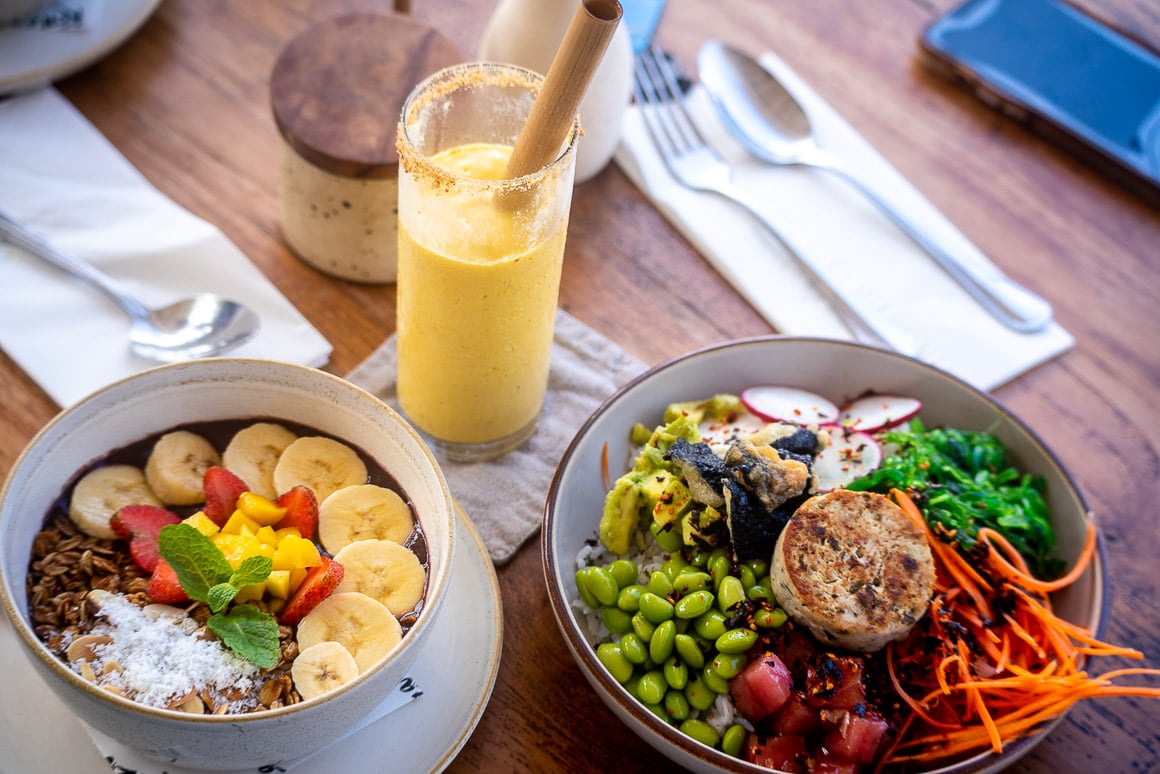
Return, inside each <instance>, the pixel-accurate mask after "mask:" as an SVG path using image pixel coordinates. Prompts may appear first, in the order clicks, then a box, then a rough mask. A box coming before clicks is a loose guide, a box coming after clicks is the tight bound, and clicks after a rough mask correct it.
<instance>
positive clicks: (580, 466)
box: [541, 337, 1108, 773]
mask: <svg viewBox="0 0 1160 774" xmlns="http://www.w3.org/2000/svg"><path fill="white" fill-rule="evenodd" d="M771 449H772V450H773V451H770V450H771ZM940 455H941V456H940ZM949 458H955V460H958V462H956V463H955V464H956V465H957V464H960V463H961V464H962V465H964V466H965V468H964V470H966V469H970V472H968V473H963V471H960V470H958V469H957V468H956V469H955V472H943V470H942V468H943V467H947V468H948V469H949V468H950V467H953V465H952V463H951V462H946V465H945V466H942V463H941V462H940V461H944V462H945V461H946V460H947V459H949ZM932 459H933V460H934V463H932ZM940 466H941V467H940ZM972 466H974V467H972ZM936 472H937V473H938V475H936ZM940 476H942V477H941V478H940ZM959 477H965V478H959ZM950 479H954V480H953V481H951V480H950ZM968 479H970V480H968ZM972 481H974V482H977V483H978V484H979V487H983V486H984V485H985V486H994V487H999V489H998V490H996V491H998V492H1001V494H995V493H994V492H990V491H988V492H982V493H981V489H980V490H978V491H977V490H976V489H975V488H973V487H974V483H972ZM1002 487H1010V489H1007V490H1004V489H1002ZM1017 492H1018V493H1017ZM988 498H997V499H1000V500H1002V499H1005V500H1006V501H1007V502H1009V503H1011V502H1016V503H1019V504H1018V505H1016V506H1014V507H1015V511H1013V512H1011V513H1008V512H1005V511H1004V512H1003V514H1005V515H1002V518H999V517H1000V515H1001V514H1000V512H999V511H995V512H994V513H992V514H991V515H990V516H988V517H987V518H983V517H977V516H976V511H982V510H986V507H987V504H988V503H992V502H993V501H997V500H992V499H988ZM972 509H973V510H972ZM964 514H965V516H964ZM956 518H957V519H959V521H957V522H956V521H954V519H956ZM996 518H998V520H999V521H1002V522H1004V523H1005V524H1006V523H1015V522H1021V524H1022V527H1021V528H1020V529H1015V530H1014V531H1011V532H1005V531H1004V530H1006V529H1007V528H1006V527H1004V528H1003V529H995V528H992V527H988V526H987V525H993V524H994V521H995V519H996ZM541 542H542V550H543V562H544V573H545V580H546V583H547V587H548V594H549V599H550V603H551V606H552V610H553V613H554V615H555V618H556V621H557V623H558V625H559V628H560V631H561V633H562V635H563V638H564V641H565V643H566V645H567V647H568V649H569V651H570V652H571V654H572V656H573V657H574V659H575V661H576V663H577V664H578V665H579V667H580V669H581V672H582V673H583V675H584V676H585V678H586V680H587V681H588V683H589V684H590V685H591V686H592V688H593V689H594V690H595V692H596V694H597V695H598V696H599V697H600V699H601V700H602V701H603V702H604V703H605V704H606V705H607V706H608V707H609V708H610V709H611V710H612V711H613V713H614V714H615V715H616V716H617V717H618V718H619V719H620V720H622V721H623V722H624V723H626V724H627V725H628V726H629V727H630V728H631V730H632V731H633V732H635V733H636V734H637V735H638V736H640V737H641V738H642V739H644V740H645V741H646V742H647V743H648V744H649V745H651V746H652V747H653V748H654V749H656V750H657V751H659V752H660V753H662V754H663V755H665V756H666V757H668V758H670V759H671V760H673V761H675V762H676V763H678V764H680V765H681V766H683V767H685V768H687V769H690V770H692V771H699V772H720V771H728V772H752V773H756V772H761V771H769V770H771V769H772V770H784V771H809V770H820V771H848V772H859V771H871V770H875V767H876V766H885V767H886V768H888V769H889V770H898V771H946V772H983V771H988V772H990V771H997V770H1000V769H1002V768H1005V767H1007V766H1009V765H1011V763H1013V762H1014V761H1015V760H1017V759H1018V758H1019V757H1021V756H1023V755H1024V754H1026V753H1027V752H1028V750H1030V749H1031V748H1032V747H1033V746H1034V745H1035V744H1036V743H1038V742H1039V741H1041V740H1042V739H1043V738H1044V737H1045V736H1046V735H1047V734H1048V733H1050V731H1051V729H1052V728H1053V727H1054V726H1055V724H1057V723H1058V722H1059V721H1060V720H1061V719H1062V717H1063V714H1065V713H1066V708H1067V706H1070V705H1066V706H1063V705H1061V706H1059V707H1057V708H1056V709H1052V710H1050V711H1046V710H1045V711H1043V712H1040V713H1039V714H1038V715H1035V716H1034V717H1026V718H1023V720H1022V721H1021V720H1020V719H1019V716H1018V715H1014V716H1006V715H1005V714H1004V713H1005V712H1006V711H1007V710H1005V709H1003V707H1000V706H998V705H996V706H994V707H989V708H987V712H986V714H987V717H988V722H983V721H982V720H980V719H979V716H980V712H978V711H977V708H976V707H974V705H972V709H974V710H975V711H973V712H972V711H963V708H962V705H961V704H958V703H956V702H961V701H964V699H963V696H968V697H972V696H973V695H977V694H972V693H971V691H970V690H969V689H968V688H965V687H964V686H967V685H975V684H977V683H979V682H981V681H986V680H992V679H994V680H1000V679H1001V678H1003V677H1007V676H1010V675H1012V674H1013V673H1015V672H1018V673H1019V674H1024V673H1027V672H1037V671H1038V670H1042V669H1043V668H1044V667H1045V666H1046V668H1047V670H1048V673H1050V670H1051V669H1053V668H1054V667H1050V666H1047V663H1048V662H1050V661H1052V659H1053V658H1058V659H1061V660H1065V661H1068V662H1069V663H1070V664H1071V666H1072V667H1073V668H1074V669H1077V670H1078V669H1079V668H1080V667H1079V666H1078V665H1079V664H1082V663H1083V661H1084V656H1083V655H1082V654H1078V653H1077V650H1076V648H1075V647H1074V643H1072V644H1071V645H1066V644H1060V646H1059V647H1060V650H1059V651H1053V650H1051V649H1050V648H1048V649H1047V650H1046V651H1044V649H1042V648H1039V649H1038V650H1036V649H1037V648H1038V647H1039V646H1037V645H1033V644H1030V640H1033V639H1034V636H1035V635H1036V634H1039V635H1041V636H1042V637H1043V638H1044V640H1045V641H1046V640H1048V639H1050V638H1051V637H1054V636H1055V634H1051V635H1050V636H1048V635H1043V634H1042V633H1041V632H1039V630H1035V631H1034V632H1031V631H1027V630H1023V629H1020V628H1019V627H1018V626H1017V624H1012V628H1011V629H1010V630H1009V631H1002V630H1001V629H1000V628H999V626H998V625H996V626H995V631H996V633H995V634H994V635H993V636H992V634H990V633H989V632H988V631H987V629H988V628H989V627H990V626H991V624H992V623H994V621H996V620H998V621H999V622H1000V624H1001V623H1002V622H1003V621H1004V620H1006V618H1005V615H1007V614H1009V615H1010V617H1011V618H1012V619H1013V620H1016V621H1017V622H1026V620H1027V618H1026V617H1028V616H1029V617H1035V616H1038V618H1037V619H1036V620H1043V621H1046V622H1048V623H1044V624H1043V625H1044V626H1045V627H1052V626H1054V627H1056V628H1055V629H1053V630H1052V631H1053V632H1058V631H1061V630H1063V631H1082V632H1084V633H1086V634H1087V635H1089V636H1091V637H1095V638H1098V637H1099V636H1100V634H1101V633H1102V631H1103V629H1104V625H1105V617H1106V611H1107V604H1108V602H1107V599H1106V593H1107V592H1106V588H1107V578H1106V577H1105V574H1106V570H1105V563H1104V561H1103V558H1102V552H1103V548H1102V543H1101V539H1100V537H1099V533H1098V530H1097V529H1096V527H1095V523H1094V519H1093V517H1092V515H1091V514H1090V512H1089V509H1088V507H1087V505H1086V503H1085V501H1084V499H1083V496H1082V495H1081V493H1080V492H1079V491H1078V489H1077V487H1076V486H1075V484H1074V483H1073V482H1072V480H1071V478H1070V477H1069V475H1068V473H1067V472H1066V471H1065V470H1064V468H1063V467H1062V466H1061V465H1060V463H1059V461H1058V460H1057V459H1056V458H1055V456H1054V455H1053V454H1052V453H1051V452H1050V451H1049V450H1048V449H1047V448H1046V447H1045V446H1044V445H1043V443H1042V442H1041V441H1040V440H1039V439H1038V438H1037V437H1036V435H1035V434H1034V433H1033V432H1032V431H1031V430H1030V429H1029V428H1028V427H1027V426H1026V425H1024V424H1023V423H1022V422H1021V421H1020V420H1019V419H1017V418H1016V417H1015V416H1013V415H1012V414H1011V413H1010V412H1008V411H1007V410H1006V409H1005V408H1004V407H1003V406H1002V405H1000V404H999V403H998V402H996V401H995V400H994V399H993V398H991V397H989V396H988V395H986V394H984V393H982V392H980V391H979V390H976V389H974V388H973V387H971V386H970V385H968V384H967V383H965V382H963V381H961V380H959V379H957V378H955V377H953V376H951V375H949V374H947V373H945V372H943V371H941V370H939V369H937V368H935V367H932V366H930V365H927V364H924V363H922V362H919V361H917V360H914V359H912V358H909V357H906V356H903V355H899V354H896V353H892V352H886V351H882V350H877V349H872V348H868V347H865V346H861V345H858V344H853V343H848V342H841V341H832V340H824V339H807V338H784V337H759V338H753V339H744V340H738V341H732V342H727V343H723V344H720V345H715V346H710V347H707V348H705V349H701V350H698V351H695V352H692V353H690V354H687V355H684V356H681V357H678V358H676V359H674V360H671V361H669V362H666V363H664V364H662V365H659V366H656V367H654V368H652V369H651V370H649V371H647V372H646V373H644V374H642V375H641V376H639V377H638V378H636V379H635V380H634V381H632V382H630V383H629V384H627V385H625V386H624V387H623V388H621V389H620V390H619V391H618V392H617V393H616V394H614V395H613V396H612V397H610V398H609V399H608V400H607V401H606V402H605V403H604V404H603V405H601V406H600V407H599V408H598V409H597V411H596V412H595V413H594V414H593V415H592V416H591V417H590V418H589V419H588V420H587V421H586V422H585V424H584V425H583V426H582V427H581V428H580V430H579V431H578V433H577V435H576V436H575V438H574V439H573V441H572V443H571V445H570V446H569V448H568V449H567V451H566V452H565V454H564V456H563V458H562V460H561V462H560V464H559V467H558V468H557V471H556V475H555V478H554V480H553V482H552V485H551V487H550V490H549V493H548V498H547V503H546V507H545V515H544V525H543V532H542V537H541ZM1016 546H1018V548H1016ZM1020 552H1023V553H1025V554H1026V556H1024V555H1023V553H1020ZM964 578H965V579H964ZM1040 578H1045V579H1047V580H1040ZM1052 579H1058V580H1052ZM959 580H961V581H962V582H961V583H959V582H958V581H959ZM1016 597H1018V600H1016ZM1000 598H1001V599H1002V600H1004V601H1000ZM1009 604H1014V605H1015V606H1016V607H1018V608H1019V610H1013V609H1012V608H1011V607H1006V605H1009ZM972 605H980V606H981V609H983V610H985V615H984V616H983V617H987V616H989V618H987V622H986V623H983V621H982V620H981V619H980V615H981V614H980V612H979V609H977V608H972ZM932 611H933V612H932ZM962 617H965V620H966V623H961V622H960V619H961V618H962ZM1028 626H1031V624H1028ZM1020 638H1023V639H1022V640H1021V641H1022V642H1023V645H1019V646H1013V645H1012V643H1013V642H1014V641H1015V640H1016V639H1020ZM1065 639H1067V638H1066V637H1063V638H1060V642H1061V643H1062V641H1063V640H1065ZM983 640H986V642H983ZM992 640H993V641H992ZM1024 648H1026V650H1024ZM1017 652H1018V655H1016V653H1017ZM1065 654H1066V655H1065ZM960 668H961V669H962V671H961V672H959V671H957V670H959V669H960ZM940 669H941V670H942V671H941V677H940V676H939V674H938V673H939V671H940ZM1020 670H1022V671H1021V672H1020ZM940 680H941V682H940ZM943 683H945V684H946V685H947V686H950V690H949V692H947V693H946V694H944V692H943V691H942V687H943ZM995 687H996V688H999V687H1001V686H1000V685H999V684H998V683H996V685H995ZM1019 690H1022V688H1020V689H1019ZM988 695H989V694H988ZM1006 700H1007V701H1010V702H1011V704H1012V705H1015V704H1018V703H1020V702H1022V703H1024V704H1031V703H1032V702H1031V701H1030V699H1024V697H1023V696H1022V695H1020V694H1018V693H1016V694H1015V695H1014V698H1012V697H1011V696H1007V697H1006ZM965 701H974V699H973V698H967V699H965ZM1020 723H1022V726H1023V727H1022V729H1021V730H1020V731H1019V732H1018V733H1014V732H1013V731H1011V729H1014V728H1017V727H1019V726H1020ZM992 727H994V728H995V729H996V733H995V735H994V736H998V737H999V739H994V738H993V736H992V734H991V733H990V732H991V730H992ZM980 738H981V740H982V741H980ZM992 742H995V744H992Z"/></svg>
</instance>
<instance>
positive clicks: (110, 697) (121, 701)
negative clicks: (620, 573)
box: [0, 357, 456, 726]
mask: <svg viewBox="0 0 1160 774" xmlns="http://www.w3.org/2000/svg"><path fill="white" fill-rule="evenodd" d="M222 364H227V365H229V366H234V367H238V368H242V369H272V370H276V371H282V372H286V373H295V374H297V375H299V376H302V375H305V377H306V378H309V379H318V380H320V381H321V382H324V383H328V384H329V385H331V386H333V387H334V388H335V389H338V390H344V391H347V392H349V393H351V394H352V395H353V396H354V397H355V398H356V399H358V400H361V401H367V400H369V401H370V402H371V403H372V405H374V404H377V405H376V406H375V408H376V409H378V410H381V411H382V412H383V413H384V414H385V415H386V416H387V417H388V418H389V421H393V422H396V423H397V424H398V426H399V429H400V431H402V433H403V434H404V435H405V436H407V437H409V439H410V440H411V441H413V442H414V445H415V448H416V450H417V451H418V452H419V454H420V455H421V457H422V458H423V460H424V461H425V462H426V463H428V464H429V466H430V468H431V470H433V471H434V473H435V475H436V479H437V483H438V489H439V493H440V495H441V497H440V499H441V500H443V501H445V502H446V505H447V508H446V510H447V513H448V520H449V522H450V523H449V525H448V527H447V530H446V532H447V548H446V551H445V554H446V557H445V560H444V561H443V562H442V564H441V566H440V568H439V572H438V574H437V575H435V576H432V578H431V579H430V581H429V584H428V591H427V593H428V594H429V595H430V594H432V593H434V604H432V605H430V606H428V605H427V603H426V600H425V602H424V609H423V613H421V614H420V615H419V618H418V620H417V621H416V623H415V625H414V626H412V628H411V629H410V630H408V632H407V634H406V635H405V636H404V637H403V641H402V642H401V643H400V644H399V645H397V646H396V647H395V649H393V650H392V651H391V652H390V653H388V654H387V655H386V656H384V657H383V658H382V659H381V660H380V661H379V662H378V663H376V664H375V665H374V667H373V668H372V669H369V670H367V671H366V672H363V673H361V674H360V675H358V677H356V678H355V679H354V680H352V681H350V682H349V683H345V684H344V685H341V686H339V687H338V688H336V689H334V690H333V691H330V692H328V693H326V694H325V695H323V696H319V697H315V698H314V699H310V700H303V701H300V702H297V703H295V704H289V705H283V706H281V707H276V708H273V709H263V710H255V711H253V712H246V713H235V714H223V715H214V714H197V715H195V714H191V713H187V712H182V711H180V710H176V709H166V708H161V707H152V706H149V705H146V704H141V703H140V702H136V701H134V700H132V699H128V698H125V697H122V696H118V695H116V694H113V693H111V692H109V691H106V690H102V689H100V688H98V687H96V686H95V685H93V684H92V683H90V682H88V681H87V680H85V679H84V678H83V677H81V676H80V675H78V674H77V673H76V672H73V671H72V670H71V669H69V668H68V667H67V666H65V664H64V662H62V661H61V660H60V659H59V658H58V657H57V656H55V655H54V654H53V653H52V652H51V651H49V650H48V648H47V646H45V644H44V643H43V642H41V641H40V638H39V637H37V636H36V633H35V632H34V631H33V630H32V628H31V626H30V625H29V623H30V622H29V621H28V620H27V619H26V616H25V615H24V614H23V613H21V612H20V611H18V610H17V609H16V604H15V602H14V600H13V599H12V596H11V595H10V593H9V591H8V585H7V582H6V580H5V576H3V575H0V607H3V609H4V614H5V616H6V617H7V619H8V622H9V623H10V624H11V625H12V627H13V629H14V630H15V631H16V633H17V634H18V635H19V637H20V640H21V641H22V644H23V645H24V652H25V655H26V656H28V655H32V656H34V657H35V658H37V659H38V660H39V661H40V662H41V663H42V664H44V665H46V666H47V667H48V669H49V670H50V671H51V672H52V673H53V674H55V675H57V676H58V677H60V678H62V679H63V680H64V681H65V683H66V684H68V685H69V686H70V687H71V688H73V689H79V690H81V691H83V692H85V693H86V694H87V695H89V696H91V697H96V698H97V699H98V700H99V701H101V702H108V703H110V704H112V705H113V706H115V707H118V708H121V709H129V710H132V711H135V712H140V713H142V714H143V715H147V716H150V717H155V718H158V719H160V720H169V721H177V722H190V723H195V724H202V725H209V726H215V725H226V726H229V725H232V724H238V723H245V724H247V725H252V724H255V723H261V722H270V721H275V722H278V721H281V720H285V719H287V718H289V717H292V716H294V715H297V714H299V713H302V712H310V711H312V710H313V709H314V708H316V707H318V706H320V705H321V704H323V703H325V702H327V701H330V700H332V699H334V698H337V697H339V696H342V695H345V694H347V693H350V692H352V691H354V690H356V689H357V688H359V687H361V686H362V685H364V684H365V683H367V682H368V681H369V680H370V679H371V678H372V677H374V675H375V674H376V673H377V672H378V671H379V670H380V669H381V668H382V667H383V666H385V665H386V664H388V663H390V662H391V661H393V660H395V659H396V658H397V657H399V656H400V655H402V654H403V653H405V652H406V651H407V650H411V649H413V648H414V642H415V641H416V640H417V639H419V635H420V634H421V633H422V632H424V631H426V630H427V629H429V628H430V627H431V625H432V622H433V621H434V620H435V618H436V617H437V615H438V611H439V609H440V608H441V607H442V604H443V600H444V598H445V597H446V590H447V586H448V584H449V583H450V574H451V564H452V561H453V559H454V556H455V537H456V536H455V526H454V522H455V507H456V505H455V500H454V498H453V497H452V496H451V490H450V488H449V487H448V485H447V480H446V478H445V476H444V474H443V470H442V469H441V468H440V467H439V464H438V462H437V461H436V459H435V455H434V454H433V453H432V452H431V449H430V448H429V447H428V445H427V443H426V442H425V441H424V440H423V437H422V436H421V435H420V434H419V432H418V431H417V430H416V429H415V428H414V427H412V426H411V424H410V423H409V422H408V421H407V420H406V419H405V418H404V417H403V416H402V414H400V413H399V412H398V411H396V410H395V409H393V408H391V407H390V406H389V405H387V404H386V403H385V402H384V401H383V400H382V399H381V398H379V397H378V396H376V395H375V394H374V393H372V392H370V391H369V390H366V389H364V388H362V387H360V386H358V385H356V384H354V383H353V382H350V381H348V380H346V379H344V378H342V377H340V376H337V375H335V374H332V373H329V372H327V371H323V370H321V369H319V368H314V367H311V366H304V365H298V364H295V363H289V362H285V361H280V360H270V359H265V358H252V357H214V358H201V359H198V360H193V361H183V362H177V363H166V364H162V365H157V366H153V367H150V368H147V369H144V370H142V371H138V372H136V373H134V374H131V375H128V376H125V377H122V378H121V379H118V380H116V381H114V382H110V383H109V384H107V385H105V386H103V387H100V388H98V389H96V390H94V391H92V392H90V393H89V394H88V395H86V396H84V397H83V398H81V399H79V400H77V401H76V402H74V403H72V404H71V405H69V406H66V407H65V408H63V409H61V410H60V411H59V412H57V414H56V415H55V416H53V417H52V418H51V419H50V420H49V421H48V422H47V423H45V425H44V426H43V427H41V428H40V429H39V430H38V431H37V432H36V433H35V435H33V437H32V438H31V439H30V440H29V441H28V443H27V444H26V445H25V447H24V448H23V449H22V450H21V452H20V454H19V455H18V456H17V458H16V461H15V462H14V463H13V464H12V467H11V468H10V469H9V470H8V472H7V474H6V475H5V477H4V481H3V483H2V484H0V504H3V503H4V502H5V501H6V500H7V498H8V490H9V487H10V486H12V482H13V479H14V478H15V475H16V472H17V471H18V470H20V469H21V467H22V466H23V465H24V464H25V458H26V457H27V456H29V455H30V454H31V452H32V450H33V449H34V448H36V447H37V446H38V445H39V444H40V443H41V442H42V440H43V439H44V438H45V437H46V436H48V435H49V434H51V433H52V432H53V431H54V430H55V428H56V427H57V425H59V424H60V423H62V422H64V421H66V420H67V419H68V418H69V417H70V416H71V415H72V413H73V412H74V411H77V410H78V409H79V408H80V407H82V406H83V405H85V404H88V403H89V402H90V401H91V400H94V399H98V398H100V397H102V396H105V395H108V394H110V393H114V392H117V391H119V390H123V389H127V386H128V385H129V384H131V383H135V382H139V381H141V380H143V379H158V378H161V377H162V376H164V375H165V374H166V373H168V372H170V371H174V372H177V371H182V370H197V369H200V368H203V367H206V366H212V365H222ZM202 381H206V380H202ZM208 381H218V380H215V379H209V380H208ZM220 381H221V383H228V382H232V381H237V380H236V379H224V380H220ZM75 472H76V471H73V473H74V474H75ZM70 475H72V474H70ZM2 515H3V510H2V509H0V516H2ZM416 518H418V515H417V514H416ZM425 531H426V530H425ZM0 534H2V533H0ZM46 687H48V686H47V685H46ZM391 688H393V686H391Z"/></svg>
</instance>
